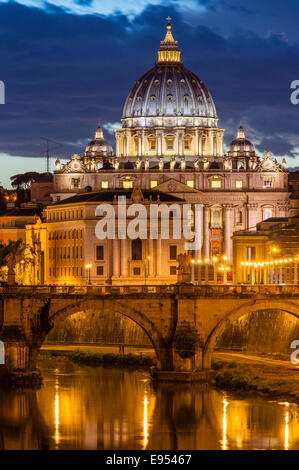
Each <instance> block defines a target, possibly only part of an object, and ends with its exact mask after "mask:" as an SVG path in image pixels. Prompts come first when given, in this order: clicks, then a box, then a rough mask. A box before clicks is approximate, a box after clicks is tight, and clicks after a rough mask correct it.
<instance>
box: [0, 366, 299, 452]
mask: <svg viewBox="0 0 299 470" xmlns="http://www.w3.org/2000/svg"><path fill="white" fill-rule="evenodd" d="M52 364H53V362H52V363H51V364H49V365H48V368H46V367H45V366H43V367H42V368H41V369H42V373H43V376H44V384H43V386H42V388H41V389H40V390H38V391H30V392H29V391H24V392H12V393H11V394H5V393H2V392H1V391H0V448H4V449H21V448H23V449H39V448H49V449H130V450H134V449H147V450H154V449H155V450H157V449H161V450H162V449H168V450H171V449H173V450H175V449H186V450H188V449H223V450H227V449H269V448H271V449H286V450H288V449H299V407H298V405H296V404H292V403H286V402H281V403H277V402H270V401H266V400H263V399H262V398H260V397H258V398H254V397H253V396H248V397H242V398H236V397H234V396H232V395H231V394H230V393H223V392H221V391H216V390H214V389H212V388H206V387H201V386H200V385H193V386H192V387H186V386H180V385H176V386H175V387H173V386H172V385H168V386H166V385H165V386H160V385H159V386H158V387H157V388H153V387H152V386H151V385H150V381H149V376H148V374H147V372H140V371H123V370H119V369H110V370H109V369H102V368H95V369H93V368H92V369H91V368H81V367H78V366H74V365H73V364H71V363H68V364H67V365H64V366H61V365H59V369H53V365H52Z"/></svg>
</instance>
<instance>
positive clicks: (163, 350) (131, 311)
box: [49, 298, 173, 370]
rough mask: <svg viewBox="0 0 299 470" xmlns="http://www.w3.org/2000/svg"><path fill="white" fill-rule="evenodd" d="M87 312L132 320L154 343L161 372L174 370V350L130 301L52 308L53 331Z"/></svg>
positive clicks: (93, 302)
mask: <svg viewBox="0 0 299 470" xmlns="http://www.w3.org/2000/svg"><path fill="white" fill-rule="evenodd" d="M86 310H91V311H94V312H96V311H101V312H103V313H106V314H109V313H111V312H113V313H118V314H120V315H123V316H125V317H127V318H129V319H130V320H132V321H133V322H134V323H136V324H137V325H138V326H139V327H140V328H142V330H143V331H144V332H145V334H146V335H147V336H148V338H149V340H150V342H151V343H152V345H153V347H154V350H155V353H156V358H157V363H158V368H159V369H160V370H172V365H173V364H172V350H171V348H169V345H168V343H167V341H166V340H165V338H163V337H162V335H161V333H160V331H159V329H158V328H157V327H156V325H155V324H154V323H153V322H152V321H151V320H150V319H149V318H148V317H147V316H146V315H145V314H144V313H142V312H141V311H140V310H139V309H136V308H135V307H133V306H132V302H129V301H128V300H125V301H124V300H120V299H115V298H114V299H109V298H105V299H96V300H94V299H86V300H80V301H78V302H74V303H70V304H68V305H65V306H63V307H62V308H58V309H57V310H56V309H55V307H54V306H52V307H51V309H50V315H49V322H50V324H51V325H52V328H51V329H53V328H54V327H55V326H56V325H57V324H58V323H59V322H61V321H63V320H65V319H66V318H67V317H69V316H71V315H73V314H75V313H78V312H82V311H86Z"/></svg>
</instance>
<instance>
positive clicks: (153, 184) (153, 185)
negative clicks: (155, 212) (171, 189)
mask: <svg viewBox="0 0 299 470" xmlns="http://www.w3.org/2000/svg"><path fill="white" fill-rule="evenodd" d="M156 186H158V181H156V180H151V189H152V188H155V187H156Z"/></svg>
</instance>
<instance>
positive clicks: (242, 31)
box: [0, 0, 299, 186]
mask: <svg viewBox="0 0 299 470" xmlns="http://www.w3.org/2000/svg"><path fill="white" fill-rule="evenodd" d="M168 15H170V16H171V17H172V18H173V21H172V22H173V30H174V36H175V38H176V39H177V40H178V41H179V46H180V49H181V51H182V59H183V61H184V63H185V66H186V67H187V68H189V69H191V70H193V71H194V72H195V73H196V74H197V75H199V77H200V78H201V79H202V80H203V81H204V82H205V83H206V85H207V86H208V88H209V90H210V91H211V93H212V96H213V98H214V101H215V104H216V109H217V113H218V116H219V126H220V127H223V128H225V129H226V132H225V142H226V144H228V143H229V142H230V141H231V140H232V138H233V137H234V135H235V133H236V128H237V126H238V125H239V122H240V119H242V123H243V125H244V127H245V129H246V132H247V136H248V137H249V138H250V139H251V140H252V141H253V142H254V143H255V145H256V149H257V151H258V153H259V154H262V153H263V152H265V151H266V150H271V151H272V152H273V153H274V155H275V156H277V157H279V158H281V157H282V156H285V157H286V158H287V162H288V165H289V166H290V167H293V168H294V167H297V166H298V167H299V134H298V115H299V105H297V106H294V105H292V104H291V102H290V83H291V82H292V81H293V80H295V79H299V38H298V17H299V4H298V2H297V0H296V1H295V0H285V1H281V0H271V1H268V0H263V1H260V0H251V1H249V0H183V1H182V0H175V1H168V2H165V1H163V2H162V1H159V0H152V1H146V0H136V1H134V2H132V1H131V2H128V1H123V0H109V1H105V0H93V1H92V0H61V1H55V0H50V1H47V2H46V1H42V0H20V1H18V2H15V1H6V0H0V61H1V62H0V80H3V81H4V82H5V86H6V104H5V105H0V165H1V172H0V181H1V183H0V184H3V185H4V186H6V185H8V183H9V177H10V176H11V175H13V174H15V173H19V172H23V171H30V170H32V169H34V170H37V171H43V170H44V169H45V163H44V161H43V159H42V157H41V154H42V152H43V149H44V143H43V141H42V140H41V139H40V137H41V136H45V137H48V138H50V139H52V140H55V141H58V142H60V143H61V144H62V147H61V148H56V149H55V150H54V149H53V152H52V156H53V160H52V162H54V160H55V158H56V157H59V158H61V159H62V160H66V159H68V158H69V157H70V155H71V153H73V152H78V153H80V154H82V153H83V151H84V146H85V144H86V142H87V141H88V139H89V138H91V137H92V135H93V133H94V129H95V127H96V125H97V122H98V120H101V122H102V124H103V126H104V128H105V129H106V136H107V138H108V139H109V140H110V141H111V143H114V137H113V129H114V128H115V127H116V126H117V123H119V122H120V117H121V112H122V107H123V104H124V101H125V98H126V96H127V94H128V92H129V90H130V88H131V87H132V86H133V84H134V82H135V81H136V80H137V79H138V78H139V77H140V76H141V75H142V74H143V73H144V72H145V71H146V70H148V69H150V68H151V67H152V66H153V64H154V61H155V60H156V54H157V52H156V51H157V49H158V47H159V41H160V39H162V38H163V36H164V34H165V24H166V21H165V18H166V16H168Z"/></svg>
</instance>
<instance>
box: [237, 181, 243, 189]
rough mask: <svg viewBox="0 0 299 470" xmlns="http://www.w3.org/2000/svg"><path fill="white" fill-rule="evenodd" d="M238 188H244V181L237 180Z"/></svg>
mask: <svg viewBox="0 0 299 470" xmlns="http://www.w3.org/2000/svg"><path fill="white" fill-rule="evenodd" d="M236 188H243V181H242V180H237V181H236Z"/></svg>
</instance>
